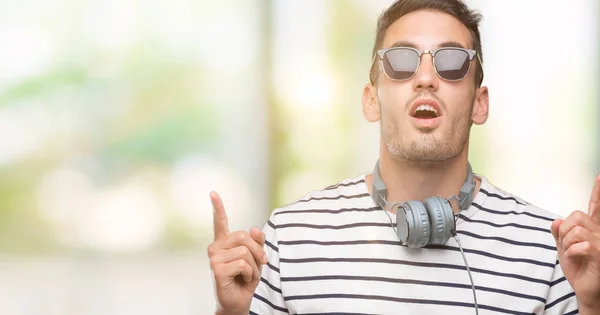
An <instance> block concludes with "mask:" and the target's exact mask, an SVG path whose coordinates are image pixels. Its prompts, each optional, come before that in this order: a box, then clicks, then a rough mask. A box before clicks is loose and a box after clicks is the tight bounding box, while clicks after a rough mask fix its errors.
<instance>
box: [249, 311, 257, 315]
mask: <svg viewBox="0 0 600 315" xmlns="http://www.w3.org/2000/svg"><path fill="white" fill-rule="evenodd" d="M250 315H258V314H256V313H254V312H253V311H250Z"/></svg>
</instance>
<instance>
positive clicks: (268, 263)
mask: <svg viewBox="0 0 600 315" xmlns="http://www.w3.org/2000/svg"><path fill="white" fill-rule="evenodd" d="M267 266H268V267H269V268H271V270H273V271H275V272H277V273H279V268H277V267H275V266H273V265H271V263H270V262H267Z"/></svg>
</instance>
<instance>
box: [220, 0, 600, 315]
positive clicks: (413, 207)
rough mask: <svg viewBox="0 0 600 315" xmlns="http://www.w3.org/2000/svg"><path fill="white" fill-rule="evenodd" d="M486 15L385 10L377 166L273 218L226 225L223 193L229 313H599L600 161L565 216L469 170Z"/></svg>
mask: <svg viewBox="0 0 600 315" xmlns="http://www.w3.org/2000/svg"><path fill="white" fill-rule="evenodd" d="M479 21H480V15H479V14H477V13H475V12H473V11H471V10H469V9H468V8H467V7H466V5H465V4H464V3H462V2H461V1H460V0H452V1H450V0H400V1H397V2H395V3H394V4H392V5H391V6H390V8H388V9H387V10H386V11H385V12H384V13H383V14H382V16H381V17H380V19H379V22H378V25H377V34H376V42H375V47H374V50H373V65H372V69H371V75H370V79H371V80H370V83H369V84H367V85H366V86H365V88H364V91H363V99H362V103H363V114H364V116H365V118H366V119H367V120H368V121H370V122H380V124H381V138H380V143H381V150H380V158H379V161H378V163H377V164H376V166H375V168H374V172H373V173H372V174H371V173H369V174H368V175H366V176H365V175H362V176H358V177H355V178H350V179H346V180H343V181H341V182H339V183H338V184H336V185H333V186H330V187H327V188H325V189H323V190H320V191H314V192H311V193H309V194H308V195H306V196H305V197H303V198H301V199H300V200H298V201H296V202H294V203H293V204H290V205H287V206H285V207H282V208H279V209H276V210H275V211H274V212H273V213H272V214H271V216H270V218H269V221H268V222H267V224H266V225H265V227H264V233H262V232H261V231H259V230H258V229H252V230H250V232H249V233H247V232H244V231H238V232H235V233H229V232H228V229H227V217H226V214H225V210H224V207H223V204H222V202H221V200H220V198H219V197H218V195H217V194H216V193H212V194H211V198H212V200H213V205H214V210H215V212H214V217H215V222H214V225H215V241H214V243H213V244H211V245H210V246H209V248H208V255H209V257H210V261H211V267H212V269H213V270H214V276H215V280H216V292H217V298H218V301H219V308H218V310H217V314H226V315H233V314H236V315H237V314H465V313H474V312H479V311H481V313H482V314H483V313H485V314H502V313H504V314H532V313H535V314H577V313H579V314H584V315H588V314H600V223H599V218H598V217H599V216H600V176H599V177H598V178H597V180H596V182H595V185H594V188H593V191H592V195H591V199H590V204H589V209H588V212H587V213H584V212H581V211H575V212H573V213H572V214H571V215H570V216H569V217H568V218H566V219H565V220H564V221H563V220H561V219H557V218H556V217H555V216H554V215H553V214H551V213H550V212H547V211H544V210H541V209H539V208H537V207H535V206H534V205H531V204H528V203H527V202H525V201H523V200H521V199H520V198H518V197H515V196H513V195H511V194H509V193H507V192H504V191H502V190H500V189H499V188H497V187H495V186H494V185H493V184H492V183H490V182H489V181H488V180H487V179H486V178H485V177H484V176H482V175H479V174H471V173H470V172H469V171H470V166H469V164H468V161H467V156H468V147H469V132H470V127H471V125H472V124H473V123H475V124H483V123H485V121H486V120H487V117H488V102H489V101H488V88H487V87H485V86H481V83H482V80H483V69H482V64H483V63H482V60H483V58H482V50H481V41H480V34H479V30H478V24H479ZM374 164H375V163H374ZM432 196H440V197H442V198H429V197H432ZM452 196H455V197H456V198H453V197H452ZM386 200H387V201H390V202H386ZM416 200H419V201H421V202H415V201H416ZM395 201H400V202H399V203H396V202H395ZM448 213H449V214H448ZM455 216H456V217H455ZM455 220H456V221H455ZM461 243H462V244H461ZM462 245H464V250H463V247H462ZM463 252H464V253H463ZM463 255H464V256H463ZM265 264H266V266H265ZM467 266H469V267H467Z"/></svg>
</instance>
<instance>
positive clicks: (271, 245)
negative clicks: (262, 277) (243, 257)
mask: <svg viewBox="0 0 600 315" xmlns="http://www.w3.org/2000/svg"><path fill="white" fill-rule="evenodd" d="M265 245H267V246H269V247H271V249H273V250H274V251H276V252H278V253H279V248H277V246H275V245H273V244H271V242H269V241H267V240H265Z"/></svg>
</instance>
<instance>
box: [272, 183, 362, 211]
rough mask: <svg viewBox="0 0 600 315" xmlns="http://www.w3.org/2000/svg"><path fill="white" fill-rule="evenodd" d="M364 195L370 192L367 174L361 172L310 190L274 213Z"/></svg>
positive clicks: (357, 197) (358, 197)
mask: <svg viewBox="0 0 600 315" xmlns="http://www.w3.org/2000/svg"><path fill="white" fill-rule="evenodd" d="M363 197H369V193H368V190H367V189H366V186H365V175H364V174H361V175H358V176H355V177H349V178H345V179H343V180H340V181H338V182H336V183H334V184H332V185H329V186H326V187H324V188H322V189H316V190H312V191H309V192H307V193H306V194H305V195H303V196H301V197H300V198H298V199H296V200H294V201H292V202H290V203H288V204H286V205H283V206H281V207H279V208H277V209H275V210H274V211H273V213H274V214H277V213H281V212H284V211H295V210H302V209H307V208H310V207H313V206H315V205H323V204H331V203H332V202H335V201H343V200H352V199H360V198H363Z"/></svg>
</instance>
